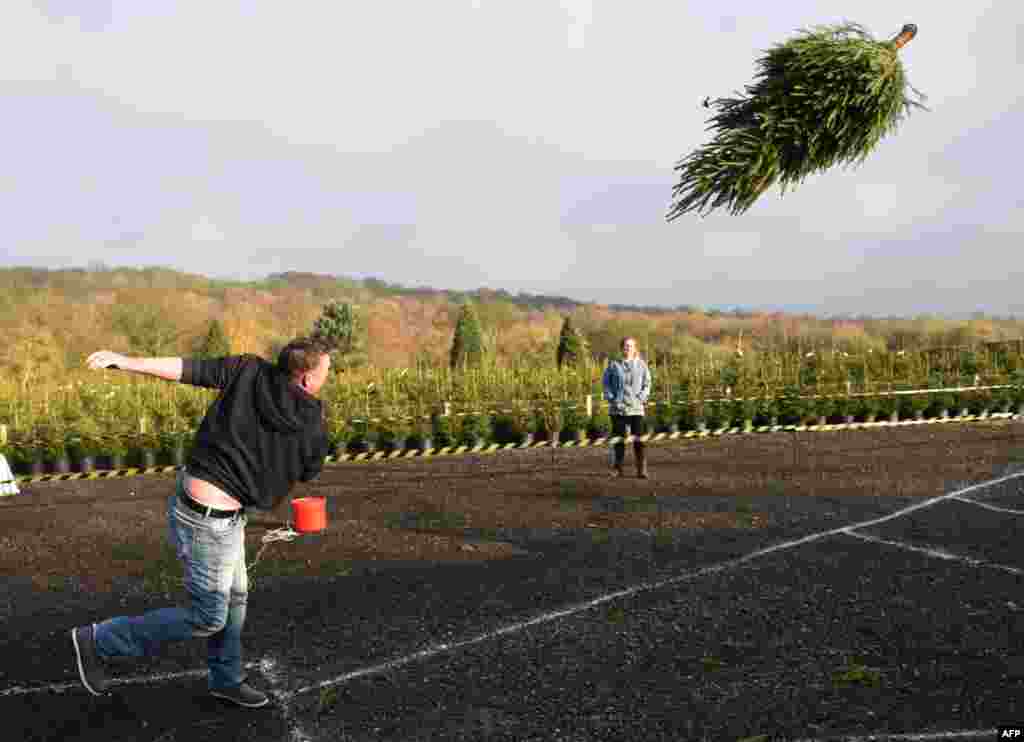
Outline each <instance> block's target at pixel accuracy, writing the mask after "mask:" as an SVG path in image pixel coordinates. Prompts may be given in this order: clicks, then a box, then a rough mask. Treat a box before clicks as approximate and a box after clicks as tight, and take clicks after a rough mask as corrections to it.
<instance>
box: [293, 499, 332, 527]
mask: <svg viewBox="0 0 1024 742" xmlns="http://www.w3.org/2000/svg"><path fill="white" fill-rule="evenodd" d="M292 517H293V518H294V519H295V530H296V531H298V532H299V533H319V532H320V531H322V530H324V529H325V528H327V498H326V497H300V498H298V499H297V500H292Z"/></svg>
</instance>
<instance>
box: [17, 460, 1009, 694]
mask: <svg viewBox="0 0 1024 742" xmlns="http://www.w3.org/2000/svg"><path fill="white" fill-rule="evenodd" d="M1022 476H1024V471H1021V472H1015V473H1013V474H1007V475H1005V476H1002V477H999V478H997V479H991V480H988V481H985V482H979V483H977V484H972V485H970V486H968V487H964V488H963V489H959V490H956V491H954V492H949V493H946V494H943V495H937V496H936V497H931V498H929V499H927V500H923V501H921V502H919V503H915V504H914V505H909V506H907V507H905V508H901V509H900V510H897V511H895V512H893V513H890V514H889V515H884V516H882V517H880V518H874V519H872V520H867V521H863V522H861V523H854V524H852V525H848V526H840V527H838V528H831V529H829V530H827V531H819V532H818V533H812V534H810V535H808V536H804V537H802V538H798V539H794V540H792V541H784V542H782V543H780V544H776V545H774V546H769V547H767V548H764V549H758V550H757V551H754V552H751V553H750V554H746V555H744V556H742V557H738V558H736V559H730V560H728V561H725V562H719V563H718V564H713V565H709V566H707V567H702V568H700V569H697V570H694V571H692V572H687V573H684V574H682V575H677V576H676V577H672V578H669V579H667V580H661V581H659V582H655V583H641V584H640V585H636V586H634V587H631V588H627V589H625V590H617V591H615V592H613V593H608V594H606V595H603V596H601V597H599V598H596V599H594V600H591V601H588V602H585V603H578V604H576V605H572V606H569V607H568V608H564V609H562V610H559V611H552V612H549V613H545V614H542V615H540V616H537V617H536V618H533V619H530V620H529V621H523V622H520V623H516V624H512V625H510V626H506V627H504V628H501V629H498V630H496V631H491V632H488V633H485V634H481V635H478V636H475V637H471V638H469V639H466V640H463V641H459V642H453V643H444V644H436V645H434V646H432V647H428V648H427V649H423V650H420V651H419V652H414V653H413V654H409V655H406V656H404V657H399V658H396V659H394V660H390V661H388V662H383V663H380V664H377V665H372V666H370V667H365V668H361V669H359V670H354V671H352V672H349V673H345V674H344V675H339V676H337V677H335V678H332V679H330V680H324V681H322V682H320V683H316V684H313V685H308V686H305V687H302V688H299V689H298V690H296V691H291V692H286V691H282V692H277V694H276V695H277V697H278V698H279V699H280V700H282V701H285V702H287V701H289V700H291V699H292V698H294V697H295V696H298V695H301V694H303V693H307V692H309V691H312V690H320V689H323V688H329V687H331V686H335V685H340V684H342V683H345V682H348V681H349V680H354V679H356V678H360V677H365V676H370V675H379V674H381V673H384V672H387V671H389V670H392V669H395V668H397V667H401V666H403V665H407V664H409V663H412V662H415V661H416V660H419V659H426V658H430V657H434V656H437V655H439V654H442V653H444V652H448V651H453V650H456V649H461V648H463V647H467V646H471V645H473V644H480V643H482V642H485V641H488V640H490V639H494V638H497V637H499V636H503V635H505V634H512V633H516V632H518V631H521V630H523V629H526V628H529V627H531V626H536V625H539V624H543V623H548V622H550V621H553V620H555V619H558V618H563V617H565V616H571V615H573V614H575V613H581V612H583V611H586V610H589V609H590V608H593V607H595V606H598V605H601V604H602V603H607V602H609V601H612V600H616V599H618V598H622V597H628V596H630V595H635V594H637V593H640V592H648V591H651V590H657V589H660V588H662V587H668V586H671V585H675V584H678V583H681V582H685V581H687V580H692V579H694V578H697V577H702V576H704V575H709V574H715V573H718V572H722V571H725V570H727V569H730V568H732V567H736V566H739V565H741V564H745V563H746V562H749V561H752V560H754V559H757V558H759V557H762V556H768V555H769V554H774V553H776V552H780V551H785V550H787V549H792V548H795V547H797V546H802V545H804V544H808V543H811V542H813V541H819V540H821V539H824V538H828V537H830V536H835V535H837V534H840V533H845V534H849V535H854V534H853V531H854V530H855V529H858V528H867V527H870V526H874V525H878V524H879V523H885V522H887V521H890V520H893V519H895V518H899V517H901V516H903V515H906V514H907V513H912V512H914V511H916V510H921V509H923V508H927V507H931V506H932V505H935V504H937V503H940V502H945V501H946V500H951V499H954V498H957V497H959V496H961V495H965V494H967V493H969V492H974V491H976V490H979V489H983V488H985V487H991V486H994V485H997V484H1001V483H1003V482H1007V481H1010V480H1011V479H1015V478H1019V477H1022ZM259 666H260V663H258V662H250V663H247V664H246V665H245V667H246V669H250V668H253V667H259ZM206 674H207V670H186V671H183V672H176V673H165V674H161V675H147V676H141V677H135V678H120V679H113V678H112V679H111V681H110V684H111V685H129V684H136V683H138V684H141V683H154V682H160V681H163V680H176V679H179V678H185V677H199V676H204V675H206ZM79 685H80V683H58V684H50V685H44V686H37V687H33V688H21V687H14V688H8V689H6V690H3V691H0V698H4V697H8V696H15V695H26V694H30V693H44V692H61V691H63V690H67V689H70V688H74V687H77V686H79Z"/></svg>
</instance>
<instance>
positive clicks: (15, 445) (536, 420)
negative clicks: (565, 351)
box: [2, 386, 1024, 475]
mask: <svg viewBox="0 0 1024 742" xmlns="http://www.w3.org/2000/svg"><path fill="white" fill-rule="evenodd" d="M991 412H1018V413H1021V414H1024V387H1019V386H1015V387H1011V388H1007V389H1003V390H969V391H963V392H944V391H935V392H931V393H926V394H894V395H878V396H860V395H818V396H804V395H801V393H800V390H799V389H798V388H796V387H788V388H786V389H784V390H783V391H782V394H780V395H779V396H772V397H769V396H767V395H762V396H747V397H745V398H740V397H734V398H725V397H722V398H711V399H701V400H696V401H693V402H688V401H686V400H682V401H679V402H677V403H675V404H672V405H669V404H667V403H664V402H659V403H656V404H655V405H654V406H653V408H652V409H650V411H649V414H648V421H649V423H650V426H649V427H650V429H651V430H653V431H655V432H669V433H671V432H683V431H690V430H697V431H700V430H719V429H722V428H735V427H739V428H747V429H750V428H753V427H761V426H774V425H808V424H810V425H813V424H826V423H844V422H845V423H853V422H874V421H876V420H892V421H896V420H908V419H926V418H942V417H957V416H963V415H984V414H986V413H991ZM611 432H612V424H611V418H610V417H609V415H608V411H607V409H606V408H598V409H595V410H594V414H593V415H592V416H587V415H586V413H585V411H584V410H583V408H582V407H581V406H579V405H574V404H571V403H568V402H564V401H559V402H553V401H551V402H548V403H544V402H542V403H541V404H540V405H539V406H536V407H529V406H525V405H524V406H520V407H517V408H513V409H511V410H506V411H502V412H499V413H496V414H465V415H440V414H434V415H432V416H430V417H422V418H418V419H414V420H411V421H410V420H408V419H398V418H395V419H389V420H383V421H375V422H374V423H373V424H370V423H368V422H366V421H360V420H351V421H346V422H344V423H342V424H341V425H340V426H332V431H331V452H332V453H334V454H335V455H340V454H344V453H360V452H366V453H372V452H375V451H385V452H390V451H395V450H406V449H420V450H425V449H430V448H442V447H447V446H470V447H473V446H477V445H480V444H489V443H498V444H517V445H523V444H530V443H532V442H534V441H538V440H545V441H547V440H554V441H561V442H567V441H574V440H576V441H578V440H584V439H596V438H604V437H607V436H609V435H610V434H611ZM191 440H192V433H191V432H190V431H180V430H160V431H153V432H149V433H124V434H104V433H103V432H102V431H101V430H99V429H98V428H97V427H96V426H95V425H89V424H81V423H79V424H75V425H73V426H60V425H57V424H53V423H49V424H40V425H36V426H35V427H33V428H32V429H30V430H28V431H25V432H24V433H22V434H20V435H17V436H14V437H12V439H11V440H9V441H8V442H7V445H6V446H4V447H3V449H2V453H3V454H4V455H5V457H6V458H7V459H8V461H9V463H10V464H11V465H12V467H13V468H14V470H15V471H16V472H20V473H24V474H31V475H37V474H43V473H47V472H52V473H66V472H71V471H78V472H89V471H92V470H94V469H119V468H123V467H125V466H142V467H152V466H159V465H174V466H180V465H181V464H182V463H183V462H184V460H185V456H186V453H187V451H188V448H189V446H190V445H191Z"/></svg>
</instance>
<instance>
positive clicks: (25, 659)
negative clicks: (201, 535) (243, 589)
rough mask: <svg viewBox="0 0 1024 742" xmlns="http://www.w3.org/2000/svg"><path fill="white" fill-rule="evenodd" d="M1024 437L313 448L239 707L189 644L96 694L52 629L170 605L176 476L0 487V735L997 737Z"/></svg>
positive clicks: (251, 648)
mask: <svg viewBox="0 0 1024 742" xmlns="http://www.w3.org/2000/svg"><path fill="white" fill-rule="evenodd" d="M1022 428H1024V426H1022V424H1021V423H1019V422H1016V421H998V422H988V423H976V424H975V423H962V424H933V425H921V426H907V427H897V428H881V429H876V430H870V431H868V430H845V431H832V432H823V433H773V434H758V435H749V436H733V437H727V438H720V439H709V440H703V441H679V442H672V443H664V444H658V445H652V446H650V447H649V450H650V454H649V457H650V460H651V472H652V475H653V478H652V479H651V480H647V481H643V480H638V479H635V478H627V479H621V480H612V479H609V478H608V472H607V457H606V452H605V451H603V450H590V449H580V450H572V449H569V450H559V451H555V452H551V451H546V450H544V449H540V450H534V451H524V452H511V453H501V454H495V455H490V456H464V457H458V458H450V459H430V460H416V459H412V460H401V461H395V462H384V463H370V464H366V463H360V464H354V463H347V464H342V465H338V466H335V467H330V468H328V469H327V470H326V471H325V473H324V474H323V476H322V477H321V478H320V479H319V480H318V481H317V482H316V483H313V484H311V485H308V486H306V487H303V488H302V489H301V490H296V493H295V494H296V496H298V495H302V494H305V495H311V494H312V495H323V496H326V497H328V517H329V524H330V527H329V530H328V532H327V533H326V534H323V535H318V536H302V537H300V538H299V539H298V540H296V541H295V542H292V543H275V544H271V545H270V546H269V547H268V548H267V549H266V550H265V551H264V553H263V556H262V558H261V560H260V561H259V563H258V564H257V565H256V566H255V567H254V568H253V570H252V574H253V577H254V586H253V589H252V594H251V596H250V608H249V621H248V623H247V626H246V637H245V639H246V650H247V659H248V661H249V662H250V663H251V665H252V666H251V669H250V678H251V681H252V683H253V684H254V685H257V686H259V687H261V688H264V689H266V690H268V691H272V692H273V693H274V694H275V701H274V703H273V704H272V705H271V707H269V708H266V709H262V710H255V711H241V710H236V709H233V708H228V707H225V706H223V705H222V704H221V703H220V702H217V701H214V700H213V699H210V698H208V697H206V696H205V687H206V686H205V683H206V681H205V678H204V677H203V676H202V674H201V673H202V668H203V666H204V661H203V646H202V643H201V642H194V643H186V644H182V645H175V646H170V647H168V648H167V651H166V652H165V653H164V654H163V655H161V656H160V657H159V658H153V659H150V660H145V661H133V662H125V663H117V664H116V665H114V666H112V668H111V675H112V676H114V677H115V678H117V679H118V681H119V682H118V683H117V684H116V685H115V687H114V689H113V690H114V693H113V694H112V696H111V697H109V698H102V699H94V698H93V697H91V696H89V695H88V694H87V693H86V692H85V691H84V689H82V688H81V686H80V685H78V683H77V681H76V674H75V671H74V667H73V658H72V654H71V648H70V641H69V640H68V636H67V632H68V630H69V628H70V627H72V626H74V625H77V624H80V623H86V622H90V621H96V620H100V619H102V618H105V617H107V616H110V615H122V614H136V613H140V612H143V611H145V610H148V609H151V608H156V607H162V606H164V605H167V604H169V603H172V602H174V601H176V600H178V599H179V598H180V592H179V588H178V586H177V584H176V583H175V577H176V572H175V565H174V563H173V559H171V560H168V559H167V555H166V552H165V546H164V545H163V539H164V533H165V530H166V523H165V515H164V508H165V501H166V497H167V495H168V494H169V492H170V484H171V480H170V478H169V477H166V476H150V477H140V478H134V479H110V480H77V481H70V482H47V483H38V484H34V485H27V486H24V487H23V490H24V492H23V494H22V495H18V496H16V497H10V498H4V499H3V500H0V534H2V535H0V586H2V587H0V612H2V615H3V617H4V623H5V632H4V634H3V636H2V638H0V656H2V657H3V661H2V664H0V712H2V713H3V718H4V720H5V723H6V724H7V725H8V726H9V727H10V735H11V736H9V737H8V735H7V734H5V738H10V739H26V740H29V739H31V740H76V739H83V740H85V739H96V740H101V739H102V740H161V741H162V742H169V741H170V740H206V739H209V740H214V739H216V740H228V739H239V740H241V739H246V740H267V741H270V740H274V741H275V742H276V741H278V740H302V739H306V740H314V739H315V740H320V739H323V740H336V739H352V740H418V739H424V740H426V739H466V740H499V739H502V740H504V739H507V740H530V739H536V740H553V739H566V740H600V739H637V740H647V739H651V740H658V739H666V740H668V739H672V740H677V739H686V740H689V739H692V740H716V741H717V740H740V739H745V738H753V739H762V740H769V739H821V740H824V739H842V738H847V739H857V738H859V739H869V738H871V737H870V736H869V735H875V738H877V739H884V738H886V737H885V736H884V735H886V734H888V735H893V734H900V733H902V734H912V735H924V736H918V737H915V738H917V739H929V740H941V739H944V738H947V737H948V738H949V739H964V738H976V739H988V738H993V739H994V734H993V735H990V736H983V735H987V734H989V732H988V731H987V730H990V729H994V728H995V727H996V726H997V725H998V724H1009V723H1020V722H1021V721H1022V720H1024V708H1022V706H1024V702H1022V699H1024V590H1022V587H1024V552H1022V549H1021V546H1020V545H1021V542H1020V530H1021V522H1020V520H1021V512H1024V478H1020V479H1018V478H1016V477H1015V476H1013V474H1014V472H1016V471H1017V469H1018V467H1019V466H1020V464H1021V463H1024V437H1021V433H1024V430H1022ZM629 463H630V462H629V460H628V459H627V464H629ZM1008 475H1009V478H1007V479H1004V480H1002V481H1000V482H997V483H995V484H991V485H984V486H979V487H978V488H976V489H974V490H968V491H963V490H965V488H966V487H968V486H969V485H970V484H971V483H982V482H986V481H991V480H993V479H996V478H999V477H1007V476H1008ZM958 491H963V494H962V497H958V496H955V494H954V493H956V492H958ZM942 495H950V496H948V497H944V498H942V499H935V498H939V497H940V496H942ZM976 503H981V504H980V505H979V504H976ZM982 505H987V506H989V507H983V506H982ZM914 506H920V507H917V508H916V509H911V510H908V508H914ZM286 508H287V506H286V505H285V506H282V508H280V509H279V510H277V511H275V512H273V513H269V514H263V515H258V516H255V517H254V518H253V519H252V521H251V522H250V526H249V532H250V541H251V543H250V552H251V557H252V556H255V552H256V551H258V548H259V539H260V538H261V536H262V534H263V533H266V532H267V530H268V529H271V528H276V527H278V526H280V525H281V524H282V523H283V521H284V520H285V519H286V517H287V509H286ZM903 511H906V512H903ZM1018 511H1020V512H1018ZM890 515H893V516H895V517H892V518H889V519H887V520H880V519H884V518H886V517H887V516H890ZM873 521H879V522H876V523H872V522H873ZM857 524H866V525H857ZM251 557H250V558H251ZM970 732H976V734H975V736H973V737H971V736H966V737H965V736H964V734H965V733H970ZM954 733H959V734H960V736H958V737H957V736H953V735H954ZM879 735H882V736H879ZM943 735H947V737H944V736H943ZM890 738H892V737H891V736H890Z"/></svg>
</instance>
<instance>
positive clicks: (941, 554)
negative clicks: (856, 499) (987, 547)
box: [847, 531, 1024, 576]
mask: <svg viewBox="0 0 1024 742" xmlns="http://www.w3.org/2000/svg"><path fill="white" fill-rule="evenodd" d="M847 535H848V536H853V537H854V538H859V539H863V540H864V541H869V542H871V543H873V544H885V545H886V546H895V547H897V548H900V549H906V550H907V551H916V552H917V553H919V554H925V555H927V556H930V557H935V558H937V559H945V560H947V561H951V562H963V563H964V564H969V565H971V566H972V567H986V568H988V569H997V570H1000V571H1002V572H1009V573H1010V574H1012V575H1018V576H1019V575H1024V569H1018V568H1017V567H1010V566H1008V565H1006V564H998V563H996V562H986V561H985V560H984V559H975V558H974V557H969V556H964V555H963V554H954V553H953V552H951V551H945V550H943V549H936V548H933V547H927V546H914V545H913V544H908V543H904V542H903V541H889V540H888V539H884V538H878V537H877V536H868V535H867V534H864V533H854V532H853V531H848V532H847Z"/></svg>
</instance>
